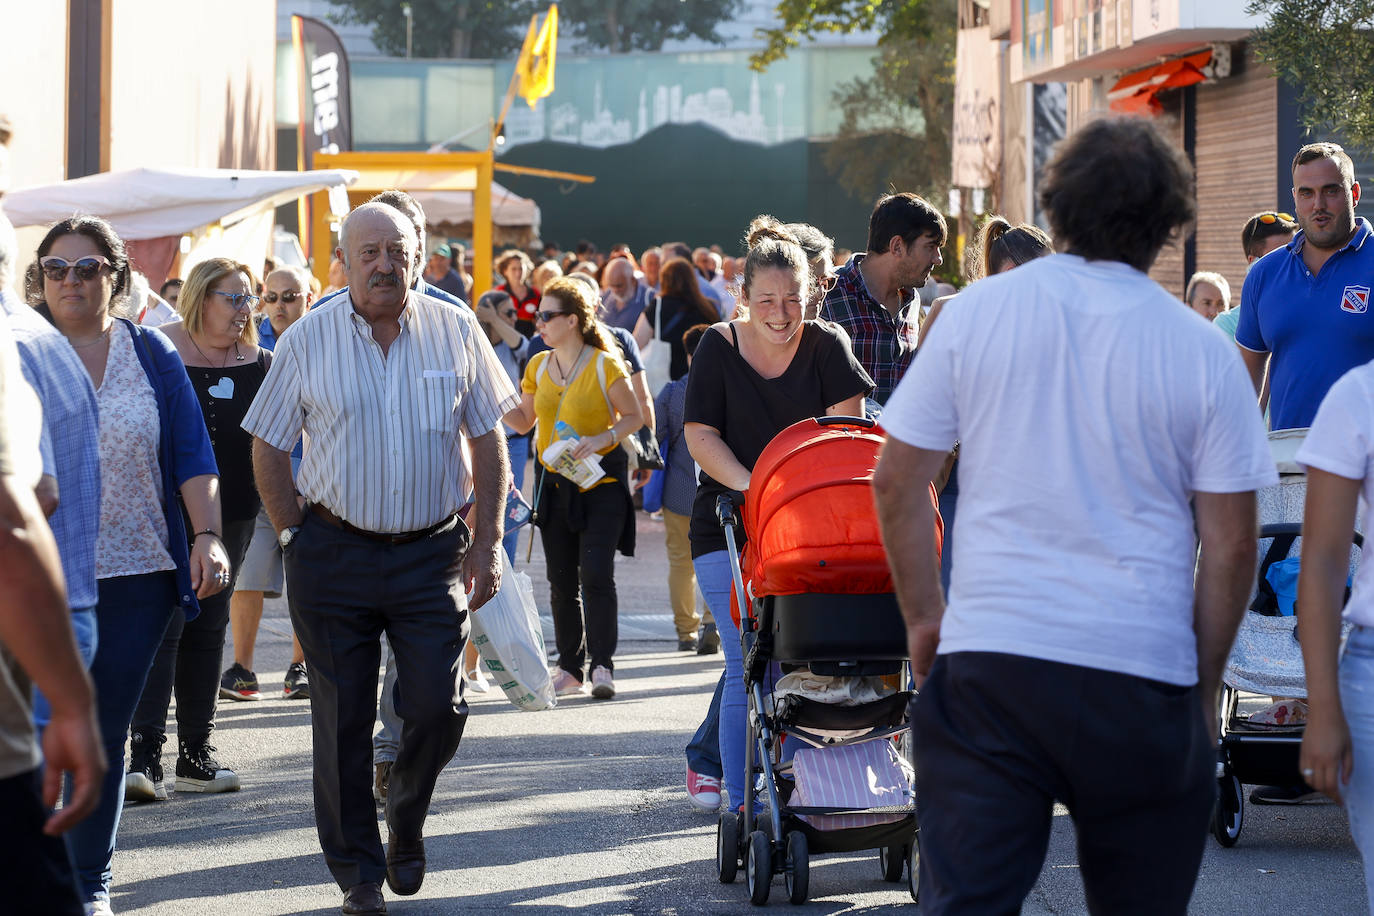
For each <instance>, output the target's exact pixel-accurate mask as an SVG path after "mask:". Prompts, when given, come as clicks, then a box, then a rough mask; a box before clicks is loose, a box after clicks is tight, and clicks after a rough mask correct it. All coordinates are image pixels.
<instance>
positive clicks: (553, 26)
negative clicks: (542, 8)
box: [515, 3, 558, 108]
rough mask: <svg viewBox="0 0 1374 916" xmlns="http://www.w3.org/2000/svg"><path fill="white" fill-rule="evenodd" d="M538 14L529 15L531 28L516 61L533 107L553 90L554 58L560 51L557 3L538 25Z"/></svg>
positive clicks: (522, 88) (522, 91)
mask: <svg viewBox="0 0 1374 916" xmlns="http://www.w3.org/2000/svg"><path fill="white" fill-rule="evenodd" d="M538 19H539V17H538V16H532V17H531V18H530V28H529V31H528V32H526V33H525V43H524V46H523V47H521V49H520V58H519V60H518V61H517V62H516V64H515V72H516V75H517V76H519V78H520V89H519V92H520V96H521V97H522V98H523V99H524V100H525V101H526V102H527V103H528V104H529V106H530V107H531V108H533V107H534V103H535V102H536V101H538V100H539V99H542V98H544V97H546V96H549V95H552V94H553V71H554V61H555V58H556V57H557V54H558V4H557V3H554V4H552V5H550V6H549V12H548V14H547V15H545V17H544V22H543V24H542V25H540V26H539V28H538V30H537V31H536V29H535V24H536V22H538Z"/></svg>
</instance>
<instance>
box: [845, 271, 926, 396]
mask: <svg viewBox="0 0 1374 916" xmlns="http://www.w3.org/2000/svg"><path fill="white" fill-rule="evenodd" d="M863 259H864V256H863V255H861V254H856V255H854V257H852V258H850V259H849V263H848V264H846V265H844V266H843V267H841V268H840V269H839V270H838V271H836V272H835V285H834V287H832V288H831V290H830V292H828V293H826V296H825V301H824V302H822V303H821V317H822V318H824V319H825V320H826V321H833V322H835V323H836V324H838V325H839V326H840V327H842V328H844V330H845V332H846V333H847V334H849V342H850V345H851V346H852V347H853V348H854V355H855V356H856V357H858V360H859V363H860V364H861V365H862V366H863V367H864V369H865V370H866V371H867V372H868V374H869V375H870V376H872V377H873V381H874V383H875V384H876V385H877V387H876V388H874V390H873V397H874V399H875V400H877V402H878V403H879V404H886V403H887V399H888V397H889V396H890V395H891V394H892V391H893V389H895V388H896V387H897V383H898V382H900V381H901V380H902V376H904V375H906V370H907V367H908V366H910V365H911V358H912V357H913V356H915V355H916V332H917V327H916V322H917V316H918V315H919V312H918V311H916V310H914V309H913V308H912V304H913V303H915V302H916V301H917V299H916V291H915V290H911V289H903V290H902V291H901V299H902V304H901V307H900V308H898V309H897V314H895V315H894V314H892V313H891V312H889V311H888V310H887V309H886V308H884V307H883V305H882V303H880V302H879V301H878V300H877V299H874V298H873V295H872V294H871V293H869V291H868V285H867V284H866V283H864V275H863V272H862V271H860V270H859V265H860V264H862V263H863Z"/></svg>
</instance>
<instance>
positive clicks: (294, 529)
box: [277, 525, 301, 550]
mask: <svg viewBox="0 0 1374 916" xmlns="http://www.w3.org/2000/svg"><path fill="white" fill-rule="evenodd" d="M300 533H301V526H300V525H292V526H291V527H290V528H283V529H282V530H281V532H280V533H279V534H278V535H277V543H278V544H280V545H281V548H282V550H285V549H286V548H288V547H290V546H291V542H292V541H294V540H295V539H296V535H298V534H300Z"/></svg>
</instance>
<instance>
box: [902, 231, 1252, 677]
mask: <svg viewBox="0 0 1374 916" xmlns="http://www.w3.org/2000/svg"><path fill="white" fill-rule="evenodd" d="M882 423H883V426H884V427H885V428H886V429H887V432H888V433H889V434H890V435H891V436H893V437H894V438H896V439H899V440H901V441H903V442H906V443H908V444H910V445H913V446H916V447H918V448H924V449H932V450H944V449H948V448H950V447H951V446H953V444H954V442H955V440H959V441H960V443H961V444H960V451H959V512H958V515H957V516H956V519H955V526H954V531H953V537H954V538H955V540H956V541H957V549H956V550H955V554H954V566H953V571H952V580H951V583H950V595H949V606H948V608H947V610H946V612H945V617H944V620H943V622H942V624H941V628H940V648H939V651H940V652H941V653H942V654H943V653H952V652H966V651H981V652H1004V653H1010V654H1013V655H1022V656H1028V657H1031V658H1040V659H1046V660H1049V661H1055V662H1063V663H1066V664H1072V665H1082V666H1085V667H1089V668H1097V669H1105V670H1108V671H1116V672H1121V673H1124V674H1130V675H1136V676H1138V677H1145V678H1152V679H1155V680H1160V681H1166V682H1168V683H1172V684H1179V685H1184V686H1188V685H1192V684H1194V683H1196V682H1197V647H1196V641H1195V636H1194V633H1193V574H1194V568H1195V564H1196V538H1195V536H1194V533H1193V532H1194V529H1193V519H1192V512H1191V508H1190V505H1189V500H1190V498H1191V496H1192V494H1193V493H1195V492H1204V493H1234V492H1244V491H1246V490H1254V489H1256V488H1259V487H1263V486H1268V485H1270V484H1274V483H1277V481H1278V475H1277V474H1276V472H1275V470H1274V464H1273V461H1272V459H1271V458H1270V456H1269V448H1268V445H1267V443H1266V440H1265V434H1264V425H1263V422H1262V420H1261V418H1260V412H1259V408H1258V406H1257V405H1256V402H1255V392H1254V389H1253V388H1252V387H1251V384H1250V380H1249V378H1248V377H1247V376H1246V373H1245V369H1244V367H1243V366H1242V364H1241V360H1240V355H1239V353H1238V352H1237V350H1236V348H1235V345H1234V344H1232V343H1231V342H1230V341H1228V340H1226V338H1225V337H1224V336H1223V335H1221V334H1218V333H1217V332H1216V330H1215V329H1214V328H1212V327H1211V325H1210V324H1208V322H1207V320H1206V319H1204V318H1203V317H1202V316H1200V315H1198V314H1197V313H1196V312H1194V311H1192V310H1191V309H1189V308H1187V307H1185V306H1183V305H1182V304H1181V303H1180V302H1178V301H1177V300H1176V299H1174V298H1173V297H1172V296H1170V295H1169V294H1168V293H1166V292H1165V291H1164V290H1163V289H1161V288H1160V287H1159V286H1158V285H1157V284H1156V283H1155V282H1154V281H1152V280H1150V279H1149V277H1147V276H1146V275H1145V274H1143V273H1140V272H1139V271H1137V270H1135V269H1133V268H1131V267H1128V266H1126V265H1125V264H1121V263H1117V262H1106V261H1093V262H1088V261H1084V260H1083V259H1082V258H1079V257H1075V256H1072V255H1053V256H1051V257H1047V258H1041V259H1039V260H1036V261H1033V262H1031V263H1030V264H1027V265H1025V266H1022V267H1018V268H1017V269H1015V270H1013V271H1010V272H1008V273H1005V274H1000V275H997V276H994V277H989V278H987V279H985V280H981V281H979V282H978V283H976V284H974V285H973V286H971V287H970V288H969V289H967V290H966V291H964V292H963V293H961V294H960V295H958V296H957V297H955V298H954V299H953V300H951V301H950V302H949V303H948V305H946V307H945V309H944V311H943V312H941V314H940V317H939V319H938V320H937V321H936V322H935V324H934V325H933V326H932V328H931V331H930V336H929V337H928V338H927V339H926V342H925V344H924V346H922V347H921V350H920V351H919V352H918V353H917V355H916V358H915V360H914V362H913V363H912V366H911V369H910V370H909V371H908V372H907V375H906V377H905V378H904V379H903V380H902V382H901V384H900V385H898V387H897V390H896V391H895V392H894V394H893V395H892V398H891V400H890V401H889V402H888V404H887V406H886V408H885V410H884V411H883V417H882Z"/></svg>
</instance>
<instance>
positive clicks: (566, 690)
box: [553, 668, 582, 697]
mask: <svg viewBox="0 0 1374 916" xmlns="http://www.w3.org/2000/svg"><path fill="white" fill-rule="evenodd" d="M553 692H554V695H555V696H560V697H571V696H576V695H578V694H579V693H581V692H582V682H581V681H579V680H578V679H577V678H575V677H573V676H572V675H571V674H569V673H568V672H567V671H564V670H563V669H562V668H555V669H554V671H553Z"/></svg>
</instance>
